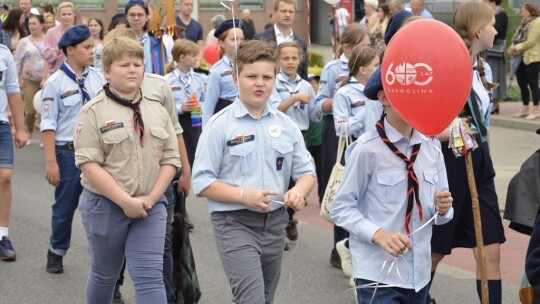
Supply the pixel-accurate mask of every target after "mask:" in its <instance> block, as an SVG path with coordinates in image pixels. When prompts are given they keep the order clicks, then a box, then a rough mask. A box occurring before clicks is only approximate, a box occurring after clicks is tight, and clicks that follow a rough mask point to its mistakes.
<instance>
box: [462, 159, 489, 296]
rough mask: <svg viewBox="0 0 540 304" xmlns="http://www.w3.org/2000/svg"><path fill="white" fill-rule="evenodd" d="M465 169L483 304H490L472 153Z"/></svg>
mask: <svg viewBox="0 0 540 304" xmlns="http://www.w3.org/2000/svg"><path fill="white" fill-rule="evenodd" d="M465 167H466V168H467V180H468V181H469V189H470V192H471V201H472V211H473V217H474V234H475V236H476V247H477V250H478V267H479V268H480V281H481V287H482V304H489V291H488V278H487V266H486V256H485V253H484V238H483V236H482V221H481V218H480V202H479V201H478V191H477V189H476V181H475V179H474V169H473V161H472V151H468V152H467V154H466V155H465Z"/></svg>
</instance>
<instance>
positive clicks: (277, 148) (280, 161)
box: [271, 141, 293, 172]
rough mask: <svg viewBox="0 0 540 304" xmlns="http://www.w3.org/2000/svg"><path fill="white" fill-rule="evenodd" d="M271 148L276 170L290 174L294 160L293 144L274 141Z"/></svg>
mask: <svg viewBox="0 0 540 304" xmlns="http://www.w3.org/2000/svg"><path fill="white" fill-rule="evenodd" d="M271 147H272V152H274V158H275V161H276V165H275V170H276V171H284V172H290V171H291V168H292V160H293V153H292V152H293V144H291V143H288V142H283V141H272V142H271Z"/></svg>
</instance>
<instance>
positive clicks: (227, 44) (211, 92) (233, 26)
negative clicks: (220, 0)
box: [202, 20, 244, 126]
mask: <svg viewBox="0 0 540 304" xmlns="http://www.w3.org/2000/svg"><path fill="white" fill-rule="evenodd" d="M214 37H216V38H217V39H218V45H219V47H220V49H221V51H220V53H221V56H222V57H221V60H219V61H218V62H217V63H216V64H215V65H214V66H212V69H210V76H209V77H208V83H207V86H206V99H205V102H204V104H203V111H202V123H203V126H204V125H205V124H206V123H207V122H208V121H209V120H210V118H211V117H212V115H214V114H215V113H217V112H219V111H221V110H222V109H224V108H226V107H227V106H229V105H230V104H231V103H232V102H233V101H234V100H235V99H236V97H237V96H238V89H237V88H236V85H235V84H234V80H233V66H234V65H233V63H234V58H235V54H236V49H237V47H238V46H239V45H240V44H241V43H242V42H243V41H244V33H243V32H242V29H241V28H240V22H239V21H238V20H227V21H224V22H222V23H221V24H220V25H219V26H218V28H217V29H216V31H215V32H214Z"/></svg>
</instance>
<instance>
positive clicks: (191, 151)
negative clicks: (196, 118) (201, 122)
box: [178, 113, 202, 168]
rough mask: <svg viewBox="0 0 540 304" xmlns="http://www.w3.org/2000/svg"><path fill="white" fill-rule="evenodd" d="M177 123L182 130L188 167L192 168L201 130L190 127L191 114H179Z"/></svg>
mask: <svg viewBox="0 0 540 304" xmlns="http://www.w3.org/2000/svg"><path fill="white" fill-rule="evenodd" d="M178 122H180V126H182V129H184V133H182V136H183V137H184V143H185V144H186V151H187V156H188V161H189V166H190V167H191V168H193V161H195V150H196V149H197V143H198V142H199V137H201V133H202V128H201V127H192V126H191V114H189V113H188V114H179V115H178Z"/></svg>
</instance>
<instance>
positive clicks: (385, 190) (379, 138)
mask: <svg viewBox="0 0 540 304" xmlns="http://www.w3.org/2000/svg"><path fill="white" fill-rule="evenodd" d="M364 94H365V95H366V97H367V98H370V99H372V100H376V99H379V100H380V101H381V103H382V104H383V106H384V108H385V112H386V114H383V116H382V117H381V119H380V120H379V122H378V123H377V130H374V131H369V132H366V133H364V134H363V135H362V136H360V138H359V139H358V140H357V141H356V142H355V143H354V144H353V145H351V146H350V147H349V149H348V150H347V155H346V158H347V159H346V166H345V172H344V174H343V176H342V179H341V181H342V182H341V185H340V187H339V190H338V192H337V194H336V197H335V200H334V204H333V205H332V209H331V211H330V216H331V217H332V219H333V220H334V221H335V223H336V225H338V226H340V227H343V228H344V229H346V230H347V231H349V233H350V238H349V243H350V246H349V247H350V250H351V254H352V258H353V278H354V279H355V283H356V286H357V290H356V294H357V295H356V298H357V303H365V304H367V303H370V301H371V299H372V297H373V294H374V293H375V295H374V298H373V301H374V303H396V304H397V303H417V304H424V303H426V298H427V289H428V288H427V285H428V283H429V280H430V271H431V246H430V242H431V225H427V226H425V227H423V228H421V227H422V226H423V225H424V224H426V223H428V222H429V221H430V220H431V219H432V218H433V224H435V225H441V224H445V223H447V222H449V221H450V220H451V219H452V217H453V213H454V212H453V209H452V196H451V194H450V192H448V181H447V178H446V170H445V166H444V159H443V155H442V152H441V150H440V142H439V141H438V140H436V139H430V138H428V137H426V136H425V135H422V134H420V133H419V132H417V131H416V130H414V129H413V128H412V127H411V126H410V125H409V124H407V123H406V122H405V121H404V120H403V119H402V118H401V117H400V116H399V114H397V112H396V111H395V110H394V109H393V108H392V106H391V105H390V102H389V100H388V98H387V97H386V95H385V93H384V91H383V86H382V81H381V69H380V67H379V68H378V69H377V70H376V71H375V72H374V73H373V75H372V76H371V77H370V79H369V80H368V83H367V84H366V87H365V89H364ZM392 257H395V258H397V261H396V264H397V265H396V268H399V269H400V271H401V273H400V271H398V270H397V269H393V270H392V271H388V267H386V268H385V269H384V270H383V269H382V268H383V265H385V261H388V259H389V258H392ZM405 261H406V262H405ZM387 264H388V265H390V263H387ZM388 265H387V266H388ZM398 265H399V266H398ZM370 284H371V287H367V286H369V285H370ZM374 285H391V286H390V287H388V288H377V289H375V288H373V287H375V286H374Z"/></svg>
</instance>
